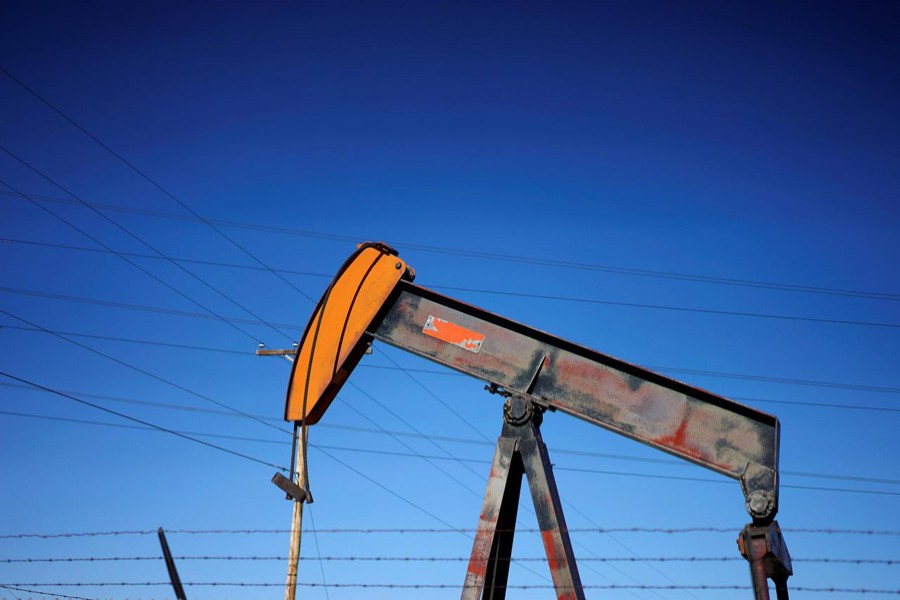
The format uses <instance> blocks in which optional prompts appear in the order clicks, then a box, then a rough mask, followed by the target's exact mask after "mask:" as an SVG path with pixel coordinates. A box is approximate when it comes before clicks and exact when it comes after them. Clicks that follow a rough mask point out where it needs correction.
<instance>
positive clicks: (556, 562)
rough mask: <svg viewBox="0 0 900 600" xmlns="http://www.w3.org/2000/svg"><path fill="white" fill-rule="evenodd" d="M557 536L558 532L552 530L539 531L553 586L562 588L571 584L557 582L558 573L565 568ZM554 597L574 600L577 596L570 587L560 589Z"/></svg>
mask: <svg viewBox="0 0 900 600" xmlns="http://www.w3.org/2000/svg"><path fill="white" fill-rule="evenodd" d="M558 534H559V532H558V531H554V530H546V531H541V541H543V542H544V552H545V553H546V554H547V562H548V563H549V565H550V575H551V576H552V577H553V583H554V584H555V585H560V584H562V585H563V586H565V585H571V582H563V581H557V577H559V573H560V571H564V570H565V566H566V562H565V559H564V558H562V551H561V550H560V548H561V547H562V540H561V539H559V535H558ZM566 579H568V578H566ZM556 597H557V598H558V599H559V600H576V598H577V597H578V596H577V595H576V594H575V590H573V589H571V587H570V588H565V587H563V588H562V589H557V596H556Z"/></svg>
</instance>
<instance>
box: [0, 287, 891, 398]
mask: <svg viewBox="0 0 900 600" xmlns="http://www.w3.org/2000/svg"><path fill="white" fill-rule="evenodd" d="M0 293H9V294H19V295H26V296H34V297H40V298H47V299H50V300H60V301H64V302H79V303H85V304H96V305H99V306H111V307H115V308H122V309H127V310H137V311H144V312H153V313H159V314H167V315H171V316H180V317H187V318H198V319H212V317H210V316H209V315H204V314H202V313H193V312H188V311H179V310H173V309H168V308H162V307H154V306H147V305H139V304H129V303H124V302H113V301H107V300H97V299H92V298H84V297H81V296H68V295H63V294H53V293H49V292H41V291H37V290H25V289H20V288H11V287H2V286H0ZM226 319H228V320H230V321H234V322H237V323H248V324H254V325H262V324H264V323H263V322H261V321H251V320H249V319H239V318H233V317H226ZM278 325H279V326H283V327H293V326H291V325H289V324H278ZM298 329H299V328H298ZM364 366H365V367H366V368H370V369H395V367H393V366H387V365H364ZM643 366H644V367H645V368H647V369H650V370H654V371H664V372H669V373H683V374H689V375H703V376H709V377H719V378H724V379H743V380H748V381H764V382H772V383H783V384H787V385H801V386H811V387H827V388H835V389H847V390H856V391H864V392H877V393H886V394H900V388H898V387H891V386H873V385H862V384H854V383H843V382H833V381H820V380H811V379H796V378H787V377H774V376H770V375H753V374H747V373H734V372H724V371H711V370H702V369H684V368H681V367H669V366H660V365H643ZM403 369H404V370H405V371H407V372H410V373H427V374H431V375H449V376H463V375H461V374H459V373H457V372H456V371H451V370H435V369H420V368H410V367H403ZM874 410H880V409H877V408H875V409H874Z"/></svg>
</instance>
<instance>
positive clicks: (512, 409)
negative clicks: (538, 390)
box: [461, 398, 584, 600]
mask: <svg viewBox="0 0 900 600" xmlns="http://www.w3.org/2000/svg"><path fill="white" fill-rule="evenodd" d="M504 415H505V422H504V425H503V433H502V434H501V436H500V439H499V440H497V449H496V451H495V452H494V461H493V463H492V464H491V475H490V477H489V478H488V485H487V491H486V492H485V495H484V504H483V505H482V509H481V515H480V517H479V521H478V531H477V533H476V535H475V543H474V544H473V546H472V556H471V558H470V559H469V567H468V570H467V572H466V582H465V586H464V587H463V592H462V596H461V598H462V600H479V599H481V600H504V599H505V598H506V589H507V580H508V577H509V566H510V559H511V558H512V545H513V535H514V533H515V526H516V516H517V512H518V502H519V493H520V490H521V487H522V475H523V474H526V475H527V477H528V487H529V489H530V491H531V497H532V500H533V501H534V507H535V511H536V514H537V518H538V524H539V526H540V529H541V539H542V540H543V542H544V550H545V552H546V553H547V561H548V562H549V564H550V572H551V575H552V577H553V585H554V587H555V589H556V597H557V598H558V599H559V600H584V591H583V589H582V585H581V578H580V576H579V574H578V567H577V565H576V564H575V556H574V553H573V552H572V543H571V541H570V539H569V532H568V529H567V527H566V521H565V517H564V516H563V513H562V505H561V503H560V500H559V493H558V492H557V489H556V480H555V479H554V478H553V471H552V468H551V464H550V459H549V457H548V456H547V449H546V447H545V446H544V443H543V440H541V435H540V429H539V427H540V416H541V415H540V413H539V412H536V411H535V409H534V407H533V406H532V405H531V403H530V402H527V401H525V400H523V399H521V398H510V399H509V400H508V401H507V406H506V407H504Z"/></svg>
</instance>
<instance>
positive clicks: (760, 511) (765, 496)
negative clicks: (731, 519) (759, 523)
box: [745, 490, 775, 519]
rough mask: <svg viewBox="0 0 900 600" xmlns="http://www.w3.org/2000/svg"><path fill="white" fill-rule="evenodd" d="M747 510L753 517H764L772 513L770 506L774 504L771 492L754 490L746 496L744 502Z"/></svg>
mask: <svg viewBox="0 0 900 600" xmlns="http://www.w3.org/2000/svg"><path fill="white" fill-rule="evenodd" d="M745 505H746V507H747V512H748V513H750V516H751V517H753V518H754V519H765V518H766V517H769V516H770V515H771V514H772V508H773V507H774V506H775V499H774V498H773V497H772V494H770V493H769V492H766V491H763V490H754V491H753V492H751V493H750V495H749V496H747V500H746V502H745Z"/></svg>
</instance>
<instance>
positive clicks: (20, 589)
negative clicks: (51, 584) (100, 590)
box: [0, 583, 96, 600]
mask: <svg viewBox="0 0 900 600" xmlns="http://www.w3.org/2000/svg"><path fill="white" fill-rule="evenodd" d="M0 588H3V589H4V590H12V591H14V592H25V593H26V594H39V595H41V596H46V595H48V594H47V593H45V592H42V591H40V590H29V589H26V588H23V587H16V586H13V585H7V584H2V583H0ZM52 595H53V596H55V597H56V598H67V599H68V598H71V599H72V600H96V599H95V598H85V597H84V596H67V595H66V594H60V593H57V592H53V594H52Z"/></svg>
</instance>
